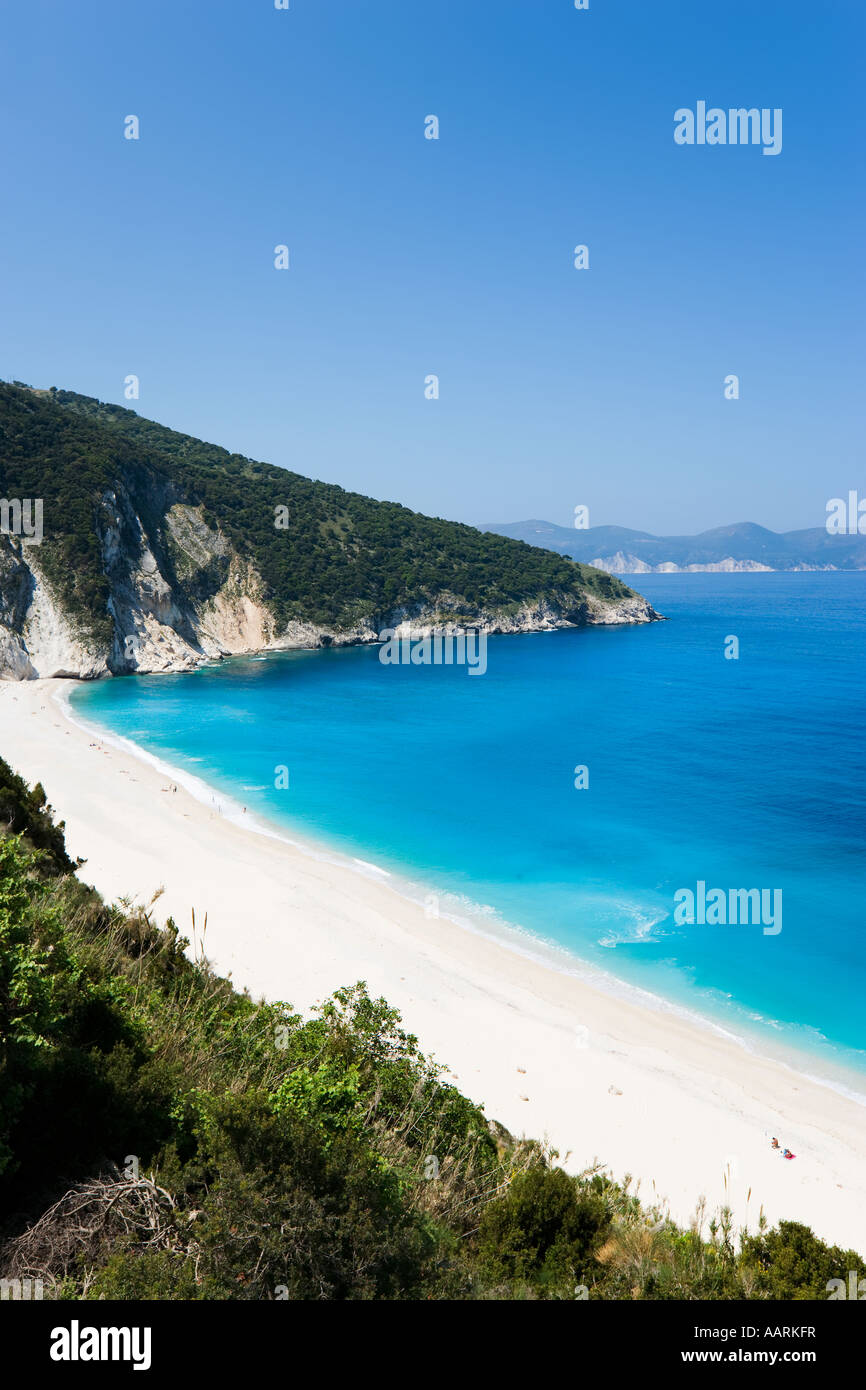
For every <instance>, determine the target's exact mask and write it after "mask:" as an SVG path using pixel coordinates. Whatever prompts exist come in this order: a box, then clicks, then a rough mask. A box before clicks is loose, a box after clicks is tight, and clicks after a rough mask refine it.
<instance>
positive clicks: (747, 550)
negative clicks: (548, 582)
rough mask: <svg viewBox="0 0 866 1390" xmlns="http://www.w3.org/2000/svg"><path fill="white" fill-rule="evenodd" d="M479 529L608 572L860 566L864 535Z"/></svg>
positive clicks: (513, 525) (537, 525)
mask: <svg viewBox="0 0 866 1390" xmlns="http://www.w3.org/2000/svg"><path fill="white" fill-rule="evenodd" d="M480 529H481V530H483V531H493V532H495V533H496V535H498V536H509V537H511V539H512V540H520V541H527V542H528V543H529V544H530V545H535V546H545V547H546V548H547V549H548V550H555V551H557V552H558V553H559V554H560V555H568V556H569V557H570V558H571V559H572V560H577V561H579V562H580V563H582V564H586V565H596V566H598V568H599V569H603V570H607V571H608V573H610V574H652V573H657V574H663V573H673V572H676V571H677V570H717V571H726V570H728V571H734V572H736V571H754V570H866V536H848V535H841V536H840V535H830V534H829V533H828V532H827V530H826V529H825V528H824V527H823V526H813V527H810V528H809V529H808V530H806V531H784V532H781V533H779V532H776V531H768V530H767V529H766V527H764V526H756V525H755V524H754V522H751V521H740V522H736V523H735V524H734V525H733V526H717V527H715V528H714V529H713V530H712V531H702V532H701V533H700V535H697V536H653V535H650V533H649V532H648V531H631V530H629V528H628V527H626V526H590V527H588V529H587V530H585V531H578V530H575V529H572V528H569V527H568V526H555V525H554V523H553V522H551V521H514V522H508V523H495V524H489V525H484V526H482V527H481V528H480Z"/></svg>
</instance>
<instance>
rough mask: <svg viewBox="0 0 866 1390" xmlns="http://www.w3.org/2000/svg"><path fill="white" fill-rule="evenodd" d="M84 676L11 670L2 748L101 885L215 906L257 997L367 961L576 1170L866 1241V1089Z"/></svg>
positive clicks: (221, 959)
mask: <svg viewBox="0 0 866 1390" xmlns="http://www.w3.org/2000/svg"><path fill="white" fill-rule="evenodd" d="M71 684H72V682H68V681H58V680H54V681H33V682H27V683H20V684H17V683H12V682H4V683H0V754H2V756H3V757H5V758H6V759H7V761H9V762H10V763H11V764H12V765H13V766H14V768H15V769H16V771H18V772H20V773H21V774H22V775H23V776H24V777H25V778H26V779H27V780H28V781H29V782H31V783H32V782H34V781H36V780H39V781H41V782H42V783H43V785H44V787H45V789H46V791H47V793H48V798H49V800H50V802H51V804H52V805H53V806H54V808H55V810H56V812H57V814H58V816H59V817H60V818H62V819H64V820H65V821H66V833H67V843H68V847H69V851H70V853H71V854H72V855H81V856H83V857H84V858H86V860H87V863H86V865H85V866H84V868H83V869H82V870H81V877H82V878H83V879H84V880H85V881H87V882H90V883H93V884H94V885H95V886H96V887H97V888H98V889H99V890H100V891H101V892H102V893H103V894H104V895H105V896H106V897H108V898H109V899H116V898H118V897H121V896H125V897H132V898H134V899H136V900H139V901H144V902H147V901H149V900H150V898H151V897H152V895H153V894H154V892H155V891H156V890H157V889H159V888H161V887H162V888H164V890H165V891H164V893H163V895H162V896H161V897H160V898H159V900H158V902H157V904H156V907H155V915H156V917H157V919H158V920H159V921H163V920H164V919H165V918H166V917H167V916H168V915H169V914H171V915H172V916H174V918H175V920H176V921H177V923H178V925H179V927H180V928H181V930H182V931H183V932H184V933H185V934H187V935H189V930H190V920H191V911H192V910H193V909H194V910H195V916H196V921H197V923H199V924H201V923H202V922H203V920H204V916H205V913H207V937H206V952H207V955H208V956H209V958H210V959H211V960H212V961H213V963H214V965H215V966H216V968H217V969H218V970H219V971H220V972H221V973H230V974H231V976H232V979H233V981H234V982H235V984H236V985H237V986H239V987H244V986H245V987H247V988H248V989H249V990H250V991H251V993H252V994H253V995H255V996H259V995H265V996H267V997H268V998H270V999H277V998H280V999H285V1000H287V1001H289V1002H290V1003H292V1004H293V1005H294V1006H295V1007H296V1008H298V1009H300V1010H303V1011H306V1010H308V1009H309V1007H310V1006H311V1005H312V1004H314V1003H315V1002H317V1001H319V1000H322V999H324V998H325V997H326V996H327V995H328V994H330V993H331V992H332V991H333V990H334V989H336V988H338V987H339V986H340V985H344V984H351V983H353V982H354V981H356V980H359V979H364V980H366V981H367V983H368V985H369V987H370V989H371V991H373V992H375V993H377V994H378V993H381V994H383V995H384V996H385V997H386V998H387V999H388V1001H389V1002H390V1003H392V1004H393V1005H395V1006H396V1007H397V1008H399V1009H400V1011H401V1013H402V1015H403V1019H404V1023H405V1025H406V1026H407V1027H408V1028H409V1029H410V1030H411V1031H412V1032H414V1033H416V1034H417V1035H418V1038H419V1040H420V1043H421V1045H422V1047H423V1048H424V1050H425V1051H427V1052H430V1053H433V1054H434V1055H435V1056H436V1057H437V1058H439V1059H440V1060H441V1061H443V1062H446V1063H447V1064H448V1072H447V1073H446V1078H449V1079H454V1080H455V1081H456V1084H458V1085H459V1087H460V1089H461V1090H462V1091H464V1092H465V1093H466V1094H467V1095H469V1096H471V1097H472V1098H473V1099H474V1100H476V1101H479V1102H481V1103H482V1104H483V1105H484V1107H485V1111H486V1113H487V1114H488V1116H490V1117H491V1118H495V1119H497V1120H499V1121H501V1123H503V1124H504V1125H506V1126H507V1127H508V1129H510V1130H511V1131H512V1132H513V1133H515V1134H518V1135H519V1134H524V1133H525V1134H527V1135H533V1136H535V1137H537V1138H545V1137H546V1138H547V1139H548V1140H549V1141H550V1142H551V1143H552V1144H553V1145H554V1146H555V1147H556V1148H557V1149H558V1150H559V1152H560V1156H561V1159H562V1160H564V1161H565V1162H566V1166H567V1167H569V1168H570V1169H572V1170H577V1169H579V1168H582V1167H584V1166H586V1165H589V1164H591V1163H592V1162H593V1161H594V1160H601V1161H603V1162H604V1164H605V1165H607V1166H608V1167H609V1168H610V1169H611V1170H612V1172H613V1173H614V1175H615V1176H617V1177H622V1176H623V1175H624V1174H625V1173H631V1174H633V1175H634V1177H635V1178H636V1179H638V1178H639V1179H640V1193H641V1196H642V1197H643V1198H644V1199H645V1200H648V1201H650V1202H652V1201H654V1200H656V1199H658V1200H659V1201H661V1202H664V1203H665V1205H666V1207H667V1209H668V1210H669V1211H670V1213H671V1215H672V1216H674V1217H675V1218H676V1219H677V1220H678V1221H681V1222H688V1220H689V1219H690V1217H691V1215H692V1213H693V1212H694V1209H695V1206H696V1203H697V1202H698V1199H699V1198H700V1197H702V1196H703V1197H705V1198H706V1201H707V1204H708V1207H709V1208H710V1210H712V1209H713V1208H716V1207H718V1206H720V1205H721V1204H722V1203H723V1202H725V1201H727V1202H728V1203H729V1204H730V1205H731V1206H732V1208H733V1210H734V1214H735V1218H736V1220H737V1222H738V1223H739V1224H748V1226H749V1228H750V1229H752V1230H754V1229H755V1228H756V1226H757V1220H758V1214H759V1211H760V1209H761V1208H762V1207H763V1209H764V1212H765V1213H766V1215H767V1217H768V1219H769V1220H770V1221H771V1222H774V1221H776V1220H778V1219H780V1218H787V1219H791V1220H799V1221H804V1222H806V1223H808V1224H809V1225H810V1226H812V1228H813V1229H814V1230H815V1232H816V1233H817V1234H818V1235H820V1236H822V1237H824V1238H825V1239H826V1240H829V1241H833V1242H838V1243H839V1244H842V1245H843V1246H846V1247H847V1246H853V1247H854V1248H858V1249H859V1250H860V1251H861V1252H866V1162H864V1158H866V1107H864V1106H863V1105H860V1104H858V1103H857V1101H855V1100H853V1099H849V1098H847V1097H845V1096H843V1095H841V1094H839V1093H838V1092H836V1091H834V1090H832V1089H830V1088H829V1087H825V1086H822V1085H820V1084H818V1083H817V1082H814V1081H811V1080H809V1079H807V1078H806V1077H803V1076H800V1075H798V1074H797V1072H796V1071H794V1070H792V1069H791V1068H789V1067H787V1066H785V1065H783V1064H782V1063H779V1062H776V1061H772V1060H767V1059H763V1058H761V1057H759V1056H756V1055H754V1054H753V1053H751V1052H749V1051H748V1050H746V1049H745V1048H744V1047H743V1046H741V1045H740V1044H738V1043H737V1042H736V1041H735V1040H732V1039H729V1038H726V1037H724V1036H722V1035H721V1034H720V1033H719V1032H718V1031H717V1030H713V1029H712V1028H710V1027H706V1028H705V1027H702V1026H701V1025H700V1024H699V1023H696V1022H693V1021H691V1020H689V1019H688V1018H685V1017H683V1016H681V1015H679V1014H677V1013H676V1012H673V1011H670V1010H666V1009H664V1008H656V1007H650V1006H645V1005H644V1004H642V1003H641V1002H640V1001H639V1000H637V999H635V998H633V997H631V996H627V997H620V996H619V995H616V994H609V993H607V992H606V991H603V990H601V989H596V988H595V987H594V986H592V985H591V984H589V983H586V982H585V981H583V980H582V979H580V978H576V977H575V976H572V975H568V974H565V973H562V972H561V971H557V970H556V969H554V968H551V967H548V966H546V965H544V964H541V963H536V962H535V961H533V960H531V959H529V958H527V957H526V956H524V955H520V954H518V953H517V952H515V951H513V950H511V949H509V947H508V946H507V945H505V944H500V943H499V942H497V941H494V940H490V939H487V938H485V937H483V936H480V935H476V934H475V933H473V932H471V931H468V930H466V929H464V928H462V927H460V926H458V925H456V924H453V923H451V922H449V921H447V920H444V919H442V918H439V919H436V918H431V919H429V920H428V918H427V917H426V916H425V913H424V911H423V909H422V908H421V907H420V906H416V905H415V904H413V903H412V902H410V901H409V900H408V899H406V898H404V897H402V896H401V895H400V894H399V893H397V892H396V891H395V890H394V888H392V887H390V886H389V883H388V880H387V879H386V878H383V879H382V881H378V880H377V879H376V878H375V877H372V878H371V877H365V876H362V875H360V874H358V873H356V872H354V871H353V870H352V869H351V868H350V867H348V866H343V865H341V864H338V863H334V862H330V861H329V860H328V859H327V858H316V857H314V856H312V855H310V854H306V853H304V852H303V850H302V849H301V848H299V847H295V846H294V845H292V844H289V843H286V842H284V841H281V840H280V839H278V838H273V837H269V836H267V835H262V834H258V833H256V832H255V830H254V829H250V828H247V827H246V826H244V825H242V824H241V825H238V824H235V823H233V822H232V821H231V820H229V819H228V818H227V817H226V816H224V815H220V814H219V812H218V811H217V810H216V809H215V808H214V807H212V806H211V805H209V804H207V803H206V802H202V801H201V800H199V799H197V798H196V797H195V796H193V795H192V794H191V793H190V792H188V791H186V790H184V788H183V786H180V785H179V786H178V790H177V792H176V793H175V792H172V791H171V790H170V789H167V788H170V779H169V778H168V777H167V776H166V775H165V774H164V773H163V772H161V771H160V770H159V768H158V767H156V766H154V765H153V764H152V763H150V762H148V761H146V760H144V759H142V758H140V757H138V756H136V755H135V753H133V752H132V751H131V750H130V749H126V748H121V747H117V746H115V745H113V744H111V743H110V742H109V741H108V740H107V738H105V737H104V736H100V735H99V734H97V733H88V732H87V730H86V729H83V728H82V727H81V726H80V725H78V724H77V723H73V722H71V721H70V720H69V719H68V718H67V717H66V715H65V714H64V712H63V709H62V707H61V706H60V705H59V704H58V702H57V700H56V698H55V697H56V696H57V695H58V694H62V693H63V692H64V690H65V689H67V688H68V687H69V686H70V685H71ZM174 780H177V779H174ZM772 1135H777V1136H778V1137H779V1139H780V1140H781V1142H782V1144H783V1145H785V1144H787V1145H789V1146H790V1148H791V1149H792V1150H793V1151H794V1152H795V1153H796V1155H797V1157H796V1159H795V1160H794V1161H793V1162H788V1161H785V1160H784V1159H783V1158H782V1157H781V1155H780V1154H779V1153H776V1152H774V1151H773V1150H772V1149H771V1147H770V1137H771V1136H772ZM726 1178H727V1183H726ZM749 1193H751V1196H750V1197H749V1196H748V1194H749Z"/></svg>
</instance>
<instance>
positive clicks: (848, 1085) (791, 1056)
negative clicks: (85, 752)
mask: <svg viewBox="0 0 866 1390" xmlns="http://www.w3.org/2000/svg"><path fill="white" fill-rule="evenodd" d="M233 659H236V660H247V659H248V658H244V657H240V658H233ZM256 659H257V660H260V661H263V660H266V659H267V658H266V657H263V656H260V657H258V658H256ZM46 683H48V684H56V685H57V687H58V688H57V689H56V690H54V691H53V694H52V699H53V701H54V702H55V704H56V705H57V706H58V707H59V708H60V710H61V713H62V714H63V716H64V718H66V719H67V720H68V721H69V723H71V724H73V725H75V726H77V727H78V728H79V729H80V730H81V731H82V732H84V733H86V734H87V735H88V736H90V737H94V738H97V739H100V740H101V741H102V742H104V743H106V744H108V745H109V746H113V747H115V748H117V749H118V750H119V751H122V752H124V753H126V754H127V756H129V757H132V758H135V759H138V760H140V761H142V762H144V763H146V764H148V765H150V766H151V767H153V768H155V769H156V770H157V771H158V772H159V773H160V774H161V775H162V776H164V777H168V778H169V779H171V780H172V781H174V782H175V783H177V784H178V785H182V786H183V787H184V788H185V790H186V791H188V792H189V794H190V795H191V796H193V797H194V798H195V799H196V801H198V802H199V804H201V805H202V806H204V807H206V808H207V807H208V805H209V803H211V804H212V803H214V802H215V799H216V798H219V799H220V802H221V805H220V811H219V814H220V815H222V813H223V812H222V807H223V806H227V807H229V808H230V813H229V814H228V816H226V817H225V819H226V820H227V821H228V822H229V823H230V824H234V825H237V826H238V827H239V828H241V829H243V830H246V831H248V832H250V833H252V834H256V835H263V836H265V837H267V838H268V839H272V840H276V841H277V842H278V843H281V844H285V845H286V846H288V847H289V848H290V849H292V850H296V851H298V852H299V853H301V854H303V855H305V856H306V857H308V858H310V859H313V860H316V861H318V862H321V863H323V864H333V865H335V866H336V867H338V868H340V869H342V870H344V871H348V872H350V873H355V874H358V875H359V876H361V877H362V878H364V879H366V880H367V881H368V882H373V883H380V884H382V885H383V886H386V887H388V888H389V889H390V890H391V891H392V892H394V893H396V894H397V896H398V897H399V898H401V899H402V900H404V901H405V902H407V903H409V904H411V905H412V906H413V908H418V907H423V905H424V903H425V901H426V900H429V898H430V896H434V897H436V898H437V902H438V899H439V897H440V896H444V897H449V896H453V895H451V894H449V893H448V892H447V891H446V892H445V893H444V894H441V895H440V894H439V892H438V891H437V890H436V889H435V887H434V885H433V884H432V883H426V884H425V883H423V882H421V881H420V880H418V879H413V878H411V877H410V876H409V874H408V873H406V872H404V871H402V870H399V869H390V868H389V869H385V868H383V867H382V866H381V865H379V864H373V863H371V862H369V861H368V860H365V859H360V858H358V857H357V856H356V855H354V854H352V853H350V852H349V851H348V850H345V849H340V848H337V847H335V846H331V845H329V844H327V842H326V841H324V840H321V841H316V840H314V839H311V838H306V837H305V836H304V834H303V833H302V832H297V831H296V830H295V829H294V828H293V827H286V826H282V825H281V824H280V823H279V822H278V821H277V820H276V818H274V819H273V820H271V819H269V818H268V817H267V816H266V815H263V814H262V813H260V812H252V813H249V814H247V813H245V811H244V808H243V805H242V802H241V801H240V800H239V799H238V797H237V795H236V793H234V792H228V791H222V790H221V789H220V788H219V787H217V786H216V785H215V784H213V783H210V782H207V781H206V780H205V778H203V777H200V776H198V775H197V774H196V773H194V772H191V771H189V770H188V769H187V768H184V767H180V766H177V765H176V764H174V763H171V762H169V761H167V760H166V759H165V758H163V757H161V756H160V755H159V754H157V753H154V752H151V750H150V749H148V748H145V747H143V746H142V745H141V744H138V743H136V742H135V740H134V739H131V738H128V737H127V736H126V735H124V734H119V733H116V732H115V731H114V730H110V729H108V728H106V727H104V726H102V725H100V724H98V723H89V722H88V720H87V718H86V716H82V715H81V714H79V713H78V712H77V711H76V710H75V708H74V706H73V705H72V701H71V694H72V690H73V689H76V688H78V687H79V686H80V685H81V682H80V681H78V680H75V679H72V678H62V677H61V678H56V679H55V680H53V681H49V682H46ZM490 911H491V925H490V926H488V927H485V925H484V920H483V919H484V916H485V915H486V914H485V912H484V909H483V907H482V906H481V904H479V903H473V904H471V905H470V906H469V907H467V908H466V909H465V910H464V911H463V912H462V913H459V914H458V913H456V912H454V911H449V910H442V909H441V908H440V907H438V906H437V913H436V916H437V919H444V920H446V921H448V922H450V923H451V924H452V925H453V926H455V927H457V928H458V929H459V930H461V931H466V932H471V933H472V934H473V935H474V936H477V937H480V938H481V939H482V940H485V941H489V942H491V943H492V944H493V945H495V946H498V947H501V948H504V949H505V950H507V951H509V952H511V953H512V954H516V955H518V956H520V957H522V958H523V959H525V960H528V961H531V962H533V963H534V964H536V965H539V966H541V967H542V968H544V969H548V970H554V971H556V972H557V973H558V974H562V975H565V976H567V977H571V978H573V979H576V980H579V981H580V982H582V983H583V984H585V985H586V986H587V987H588V988H590V989H592V990H595V991H597V992H599V993H601V994H604V995H607V996H609V997H611V998H613V999H623V1000H625V1001H626V1002H631V1003H633V1004H635V1005H637V1006H639V1007H642V1008H645V1009H647V1010H650V1011H656V1012H659V1013H669V1014H671V1015H673V1016H675V1017H677V1018H679V1019H681V1020H683V1021H684V1022H685V1023H688V1024H690V1025H691V1026H693V1027H695V1028H699V1029H703V1030H706V1031H708V1032H710V1033H712V1034H714V1035H716V1036H718V1037H720V1038H723V1039H725V1040H726V1041H728V1042H730V1043H732V1044H733V1045H735V1046H737V1047H740V1048H742V1050H743V1051H744V1052H745V1053H747V1054H748V1055H753V1056H757V1057H758V1058H760V1059H762V1060H764V1061H768V1062H775V1063H777V1064H778V1065H779V1066H783V1067H786V1068H787V1069H788V1070H789V1071H790V1072H793V1073H794V1074H795V1075H796V1076H800V1077H803V1078H804V1079H805V1080H808V1081H810V1082H812V1083H814V1084H815V1085H817V1086H824V1087H826V1088H827V1089H828V1090H832V1091H834V1092H836V1093H837V1094H838V1095H841V1096H843V1097H845V1098H846V1099H848V1100H851V1101H853V1102H854V1103H855V1104H858V1105H861V1106H864V1107H866V1067H864V1069H863V1070H862V1071H860V1070H858V1069H857V1068H856V1067H854V1066H853V1065H845V1063H843V1062H841V1061H835V1060H834V1061H831V1062H826V1061H825V1059H824V1058H822V1057H821V1056H820V1055H819V1054H817V1053H810V1052H809V1050H808V1048H806V1047H804V1046H798V1045H797V1044H796V1043H794V1042H790V1041H788V1040H786V1041H785V1042H783V1043H781V1044H780V1045H778V1047H777V1048H776V1049H775V1050H774V1049H773V1047H772V1044H771V1040H770V1038H769V1037H768V1036H766V1031H765V1030H762V1029H761V1028H759V1027H755V1026H753V1027H752V1029H751V1031H750V1030H749V1028H748V1025H747V1024H745V1023H744V1022H743V1021H742V1020H739V1019H738V1020H736V1021H733V1020H728V1019H723V1018H722V1017H716V1016H714V1015H713V1014H712V1013H711V1012H710V1011H709V1009H707V1010H706V1011H702V1010H701V1009H700V1008H699V1007H697V1008H696V1007H692V1006H690V1005H689V1004H687V1003H685V1002H683V1001H681V1000H677V999H673V998H669V997H667V996H665V995H662V994H659V993H657V992H656V991H654V990H652V989H650V988H648V987H647V986H644V985H641V984H638V983H636V982H634V981H629V980H625V979H622V978H621V977H620V976H618V975H615V974H614V973H613V972H611V971H608V970H605V969H604V967H602V966H600V965H598V964H595V963H593V962H591V961H588V960H584V959H583V958H582V957H580V956H578V955H577V954H576V953H575V952H574V951H572V950H570V949H569V948H568V947H567V946H563V945H561V944H559V943H558V942H556V941H554V940H552V939H545V938H544V937H541V936H539V935H537V934H536V933H535V932H533V931H531V930H530V929H529V928H527V927H523V926H521V925H520V924H518V923H515V922H511V921H508V920H506V919H504V918H502V917H500V916H499V915H498V914H497V913H496V911H495V909H491V910H490ZM774 1022H775V1023H776V1026H778V1028H779V1029H780V1030H783V1029H784V1028H786V1027H787V1026H788V1025H786V1024H783V1023H780V1022H776V1021H774V1020H772V1019H770V1020H769V1022H768V1023H767V1024H766V1027H767V1028H770V1027H773V1026H774ZM737 1025H739V1027H740V1028H741V1029H742V1031H738V1027H737ZM821 1041H822V1042H823V1043H825V1044H826V1045H827V1046H828V1047H830V1048H832V1047H833V1046H834V1044H833V1043H832V1042H831V1041H830V1040H829V1039H826V1038H824V1037H823V1035H822V1037H821ZM822 1062H825V1064H826V1065H827V1066H828V1067H829V1068H830V1069H831V1074H826V1075H822V1074H821V1073H820V1072H817V1071H810V1070H809V1069H808V1068H809V1066H810V1064H812V1063H814V1064H820V1063H822ZM864 1122H866V1116H864Z"/></svg>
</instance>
